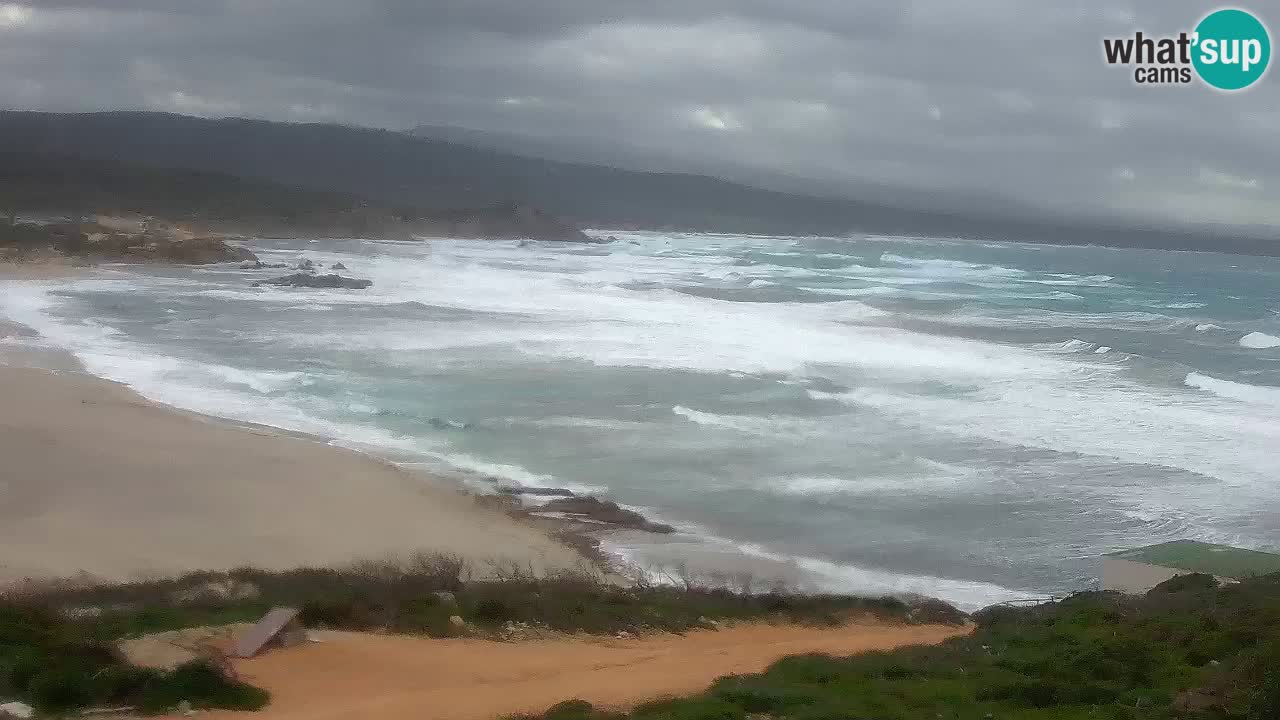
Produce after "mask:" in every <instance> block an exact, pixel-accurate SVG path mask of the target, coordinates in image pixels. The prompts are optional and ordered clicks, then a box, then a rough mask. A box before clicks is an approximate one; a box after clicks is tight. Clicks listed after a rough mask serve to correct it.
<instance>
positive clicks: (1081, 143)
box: [0, 0, 1280, 225]
mask: <svg viewBox="0 0 1280 720" xmlns="http://www.w3.org/2000/svg"><path fill="white" fill-rule="evenodd" d="M1207 9H1209V8H1208V7H1207V6H1204V5H1203V4H1201V3H1196V2H1187V1H1185V0H1172V1H1170V2H1159V3H1156V2H1133V3H1130V4H1117V3H1114V2H1107V1H1106V0H1080V1H1079V2H1073V3H1062V2H1057V1H1054V0H1040V1H1039V2H1029V1H1025V0H976V1H974V2H965V3H958V2H954V0H919V1H916V2H904V3H889V2H871V1H869V0H809V1H804V2H798V1H796V0H656V1H654V0H649V1H644V2H641V1H634V2H633V1H620V2H609V1H607V0H473V1H467V0H437V1H432V2H411V1H409V0H380V1H362V2H355V1H354V0H341V1H339V0H200V1H198V2H197V1H190V2H185V1H182V0H171V1H170V0H109V1H108V0H102V1H101V2H89V1H81V2H75V1H72V0H67V1H63V2H58V1H42V2H33V1H31V0H27V1H26V2H21V3H14V2H4V1H3V0H0V105H3V106H5V107H7V108H10V109H41V110H56V111H83V110H102V109H148V110H165V111H172V112H178V113H185V114H193V115H201V116H208V117H218V116H227V115H233V116H249V117H261V118H268V119H275V120H290V121H306V122H340V123H348V124H356V125H365V126H374V127H386V128H394V129H407V128H412V127H415V126H418V125H424V124H425V125H433V126H455V127H464V128H472V129H477V130H483V131H489V132H493V133H502V134H519V135H521V136H533V137H535V138H540V139H541V141H542V142H544V143H552V144H554V145H555V146H556V147H558V148H559V149H560V150H561V151H563V152H565V153H569V154H573V153H574V152H577V153H578V154H579V155H581V156H583V157H582V158H580V159H590V158H592V157H594V158H596V159H600V158H604V159H611V158H624V157H626V158H634V157H640V158H647V162H648V163H650V164H656V165H667V166H670V167H672V168H673V169H681V170H696V171H702V172H712V173H719V174H727V175H729V176H731V177H734V178H736V179H745V180H757V181H760V182H768V183H772V184H774V185H775V186H777V185H779V184H782V183H786V182H800V181H792V180H789V179H788V178H787V177H786V175H793V176H798V177H801V178H810V179H814V180H818V181H821V183H818V184H809V185H807V187H810V188H812V187H823V186H827V187H830V188H832V189H833V190H834V191H862V192H874V191H875V187H874V185H873V184H875V183H879V184H883V185H887V186H890V187H894V188H913V189H917V190H926V191H928V190H943V191H945V193H944V194H945V195H946V196H947V197H951V198H953V200H954V199H955V198H961V199H967V198H980V200H978V201H980V202H992V203H996V202H999V201H997V200H995V199H993V198H1007V199H1009V201H1010V202H1011V203H1014V204H1028V205H1032V206H1039V207H1044V208H1048V209H1050V210H1053V211H1056V212H1068V213H1079V212H1087V213H1094V214H1115V213H1120V214H1128V215H1139V216H1143V217H1148V218H1157V219H1161V220H1168V221H1191V222H1230V223H1238V224H1268V225H1277V224H1280V202H1276V189H1277V188H1280V149H1278V147H1277V144H1276V142H1275V140H1276V138H1278V137H1280V80H1278V79H1277V77H1276V76H1275V73H1274V72H1272V73H1271V74H1270V75H1269V76H1268V77H1266V78H1264V79H1263V80H1262V81H1261V82H1260V83H1259V84H1258V86H1256V87H1254V88H1252V89H1250V90H1249V91H1246V92H1243V93H1235V94H1224V93H1218V92H1214V91H1212V90H1209V89H1207V88H1205V87H1202V86H1199V85H1192V86H1184V87H1139V86H1137V85H1135V84H1134V83H1133V82H1132V79H1131V77H1132V76H1131V74H1130V72H1129V71H1127V70H1125V69H1123V68H1113V67H1108V66H1106V65H1105V64H1104V63H1103V61H1102V52H1101V39H1102V38H1103V37H1112V36H1121V35H1125V34H1129V33H1132V32H1133V31H1134V30H1135V29H1143V30H1145V31H1147V32H1161V33H1174V32H1177V31H1179V30H1183V29H1190V27H1192V26H1193V25H1194V24H1195V22H1196V20H1198V18H1199V17H1200V16H1201V15H1203V14H1204V12H1205V11H1206V10H1207ZM1251 9H1253V10H1255V11H1261V12H1260V14H1261V15H1262V16H1263V18H1264V20H1274V21H1280V17H1277V18H1267V17H1266V16H1265V10H1266V8H1262V7H1254V8H1251ZM1273 27H1274V26H1273ZM1273 32H1274V31H1273ZM637 162H639V161H637ZM885 192H889V191H885ZM962 201H963V200H962Z"/></svg>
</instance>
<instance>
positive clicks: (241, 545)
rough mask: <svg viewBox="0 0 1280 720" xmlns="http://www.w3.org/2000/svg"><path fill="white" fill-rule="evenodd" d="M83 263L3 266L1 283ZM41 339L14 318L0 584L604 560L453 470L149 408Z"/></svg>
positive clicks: (7, 350)
mask: <svg viewBox="0 0 1280 720" xmlns="http://www.w3.org/2000/svg"><path fill="white" fill-rule="evenodd" d="M71 272H78V271H77V269H75V268H67V267H65V266H59V267H53V266H39V267H36V266H13V265H8V264H0V281H2V280H22V279H48V278H51V277H59V276H63V277H65V276H67V274H68V273H71ZM33 335H35V333H34V332H33V331H30V330H29V329H26V328H25V327H23V326H21V325H16V324H13V323H8V322H3V323H0V396H3V397H4V398H5V402H4V403H0V457H2V458H4V472H3V473H0V497H2V498H3V499H4V502H3V503H0V584H2V583H13V582H21V581H24V580H27V579H33V580H39V579H54V578H68V577H73V576H81V577H87V578H91V579H100V580H114V581H121V580H124V581H127V580H130V579H137V578H140V577H155V576H163V575H176V574H182V573H185V572H190V571H193V570H224V569H232V568H235V567H242V566H252V567H258V568H262V569H289V568H295V567H333V566H340V565H345V564H349V563H352V562H355V561H359V560H364V559H379V558H385V557H392V556H395V557H404V556H406V555H409V554H412V553H416V552H431V553H447V554H454V555H458V556H460V557H462V558H464V559H466V560H468V561H470V564H471V566H472V572H473V573H474V574H475V575H476V576H484V575H485V574H486V573H487V572H492V571H494V570H497V569H500V568H510V567H513V566H514V567H519V568H521V569H524V570H532V571H534V572H537V573H547V572H555V571H559V570H575V569H594V568H595V565H596V562H595V558H592V557H590V556H589V555H588V553H587V552H586V551H587V550H589V549H590V546H589V543H573V544H574V545H576V547H571V544H570V543H567V542H565V541H563V540H561V539H558V538H557V537H556V535H557V534H559V533H558V532H557V530H556V529H555V528H551V527H547V526H546V525H545V524H542V523H533V522H522V521H520V520H519V519H516V518H514V517H512V516H511V515H510V514H508V513H507V512H504V511H503V510H502V509H501V508H495V507H492V506H491V504H488V503H486V502H485V501H483V500H482V499H481V498H478V497H476V496H473V495H470V494H468V493H466V492H464V491H463V490H462V489H461V488H459V487H457V486H456V485H455V484H453V483H451V482H449V481H447V480H444V479H440V478H434V477H431V476H427V475H424V474H421V473H415V472H410V471H409V470H406V469H404V468H401V467H399V466H396V465H394V464H391V463H389V462H384V461H382V460H379V459H377V458H375V457H372V456H370V455H365V454H362V453H359V452H356V451H353V450H347V449H343V448H340V447H336V446H334V445H332V444H327V443H325V442H324V441H323V439H320V438H311V437H307V436H304V435H301V434H296V433H289V432H288V431H285V430H277V429H276V428H269V427H266V426H251V425H244V424H239V423H235V422H233V421H230V420H224V419H221V418H215V417H208V416H203V415H199V414H196V413H191V412H187V411H184V410H180V409H177V408H171V407H168V406H164V405H161V404H158V403H154V402H151V401H150V400H147V399H146V398H143V397H142V396H141V395H138V394H137V393H135V392H134V391H132V390H131V389H129V388H127V387H125V386H123V385H120V384H118V383H115V382H112V381H110V380H106V379H102V378H99V377H95V376H92V375H89V374H87V373H85V372H84V371H83V369H81V368H80V367H79V363H78V362H77V361H76V359H75V358H74V357H73V356H72V355H70V354H69V353H66V352H63V351H61V350H54V349H41V348H38V347H37V348H34V349H31V348H27V347H24V345H25V344H26V342H27V341H28V340H29V339H30V338H31V337H32V336H33ZM14 337H19V338H20V339H19V340H17V341H16V342H14V341H13V340H12V338H14Z"/></svg>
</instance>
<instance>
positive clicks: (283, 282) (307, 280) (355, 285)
mask: <svg viewBox="0 0 1280 720" xmlns="http://www.w3.org/2000/svg"><path fill="white" fill-rule="evenodd" d="M372 284H373V281H372V280H365V279H363V278H349V277H343V276H341V275H337V274H332V275H313V274H311V273H305V272H299V273H294V274H292V275H284V276H282V277H278V278H271V279H270V280H262V281H260V282H256V283H254V284H253V286H254V287H258V286H259V285H276V286H279V287H307V288H342V289H346V290H363V289H365V288H367V287H369V286H370V285H372Z"/></svg>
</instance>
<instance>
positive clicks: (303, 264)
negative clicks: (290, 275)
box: [294, 258, 316, 272]
mask: <svg viewBox="0 0 1280 720" xmlns="http://www.w3.org/2000/svg"><path fill="white" fill-rule="evenodd" d="M294 267H295V268H297V269H298V270H301V271H302V272H315V271H316V264H315V263H313V262H311V261H310V260H309V259H307V258H302V259H301V260H299V261H298V264H297V265H295V266H294Z"/></svg>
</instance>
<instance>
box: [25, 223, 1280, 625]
mask: <svg viewBox="0 0 1280 720" xmlns="http://www.w3.org/2000/svg"><path fill="white" fill-rule="evenodd" d="M612 234H614V235H617V236H619V237H620V238H621V239H622V241H621V242H618V243H613V244H610V245H606V246H575V245H559V244H536V245H532V246H526V247H518V246H517V245H516V244H514V243H510V242H491V241H454V240H439V241H432V242H430V243H388V242H371V241H358V240H351V241H323V242H305V241H303V242H282V241H260V242H257V243H254V244H253V248H254V250H255V251H257V252H258V253H259V254H260V255H261V256H262V258H263V260H264V261H293V260H296V259H298V258H300V257H307V258H310V259H312V260H314V261H316V262H319V263H323V264H324V265H326V266H327V265H330V264H332V263H335V262H341V263H343V264H344V265H346V266H347V267H348V268H350V270H349V271H346V272H345V273H344V274H347V275H353V276H357V277H366V278H370V279H372V280H373V281H374V285H373V287H372V288H371V289H369V290H367V291H344V290H308V289H291V288H253V287H250V282H252V281H253V280H254V279H261V278H263V277H268V276H270V274H271V273H272V271H269V270H264V271H245V270H239V269H235V268H228V267H215V268H198V269H181V268H123V267H122V268H117V269H115V270H114V271H112V272H110V273H107V274H105V275H103V276H100V277H96V278H93V279H89V280H80V281H77V282H74V283H56V282H46V283H24V284H21V285H17V286H12V287H10V288H7V289H6V292H5V295H4V298H3V301H2V302H0V314H4V315H7V316H9V317H11V318H12V319H14V320H17V321H19V322H22V323H24V324H27V325H30V326H32V327H34V328H36V329H37V330H39V331H40V332H41V333H42V334H43V335H44V338H45V341H46V342H52V343H55V344H58V345H61V346H64V347H68V348H70V349H71V350H73V351H74V352H75V353H76V354H77V355H78V357H79V358H80V359H81V361H82V362H83V363H85V365H86V366H87V367H88V368H89V369H90V370H91V371H92V372H95V373H97V374H100V375H104V376H107V377H110V378H113V379H116V380H121V381H124V382H127V383H129V384H131V385H132V386H134V387H135V388H136V389H137V390H139V391H140V392H141V393H143V394H144V395H147V396H149V397H152V398H154V399H156V400H160V401H162V402H167V403H171V404H174V405H179V406H182V407H186V408H189V409H194V410H198V411H202V412H207V413H212V414H216V415H222V416H227V417H232V418H237V419H243V420H249V421H254V422H260V423H266V424H272V425H277V426H281V427H286V428H290V429H294V430H301V431H306V432H313V433H319V434H323V435H327V436H331V437H334V438H337V439H339V440H340V441H342V442H344V443H346V444H350V445H353V446H358V447H362V448H366V449H374V450H377V451H379V452H383V453H386V454H388V455H389V456H392V457H394V458H396V459H398V460H401V461H405V462H411V463H421V464H424V465H426V466H427V467H430V468H432V469H449V470H452V471H454V472H459V473H462V474H463V475H462V477H464V478H471V479H473V480H474V479H478V478H479V477H482V476H489V477H499V478H503V479H504V481H506V482H519V483H526V484H547V485H556V486H564V487H570V488H575V489H580V490H594V491H597V492H601V493H604V494H607V495H608V496H610V497H612V498H614V499H616V500H618V501H619V502H622V503H624V504H628V505H632V506H636V507H639V508H644V509H646V510H647V511H648V512H649V513H650V514H652V515H655V516H656V517H657V518H659V519H661V520H663V521H665V522H671V523H673V524H676V525H677V526H679V527H681V528H682V529H683V530H684V531H685V532H684V533H683V534H682V535H680V536H679V537H677V538H675V539H674V541H673V539H671V538H665V539H662V540H661V542H659V543H656V544H655V543H652V542H650V540H648V539H645V538H643V537H636V536H634V535H632V534H628V535H627V536H625V539H618V540H617V541H616V542H615V543H614V549H615V550H616V551H618V552H619V553H622V554H625V555H626V556H627V557H628V558H630V559H632V560H635V561H636V562H638V563H640V564H648V563H649V562H650V561H654V560H656V559H658V558H661V559H662V560H663V561H664V562H665V561H669V560H670V557H671V548H672V547H683V548H685V549H687V550H689V551H690V553H691V554H697V553H698V552H703V553H704V554H707V553H709V554H711V555H716V554H720V555H724V554H726V553H732V554H735V555H738V556H745V557H749V558H757V559H760V560H762V561H764V562H767V563H773V564H777V565H785V566H787V567H789V568H791V569H792V570H793V571H794V574H796V575H797V576H799V577H802V578H803V582H804V583H805V584H810V585H813V586H817V587H824V588H831V589H841V590H862V591H867V590H876V591H883V590H893V591H914V592H922V593H928V594H936V595H940V596H942V597H946V598H948V599H951V600H953V601H955V602H957V603H960V604H962V605H964V606H966V607H974V606H978V605H982V604H986V603H988V602H992V601H997V600H1001V599H1006V598H1011V597H1017V596H1026V595H1042V594H1046V593H1057V592H1063V591H1066V590H1070V589H1075V588H1080V587H1088V586H1090V585H1091V584H1092V583H1093V582H1094V577H1095V576H1096V573H1097V569H1098V568H1097V564H1098V563H1097V556H1098V555H1099V554H1100V553H1103V552H1106V551H1110V550H1114V549H1118V548H1122V547H1127V546H1132V545H1139V544H1145V543H1150V542H1157V541H1162V540H1167V539H1174V538H1183V537H1189V538H1196V539H1202V540H1209V541H1216V542H1227V543H1232V544H1238V545H1243V546H1247V547H1257V548H1276V547H1280V487H1278V484H1280V477H1278V476H1277V474H1276V471H1275V469H1276V467H1277V463H1276V448H1280V348H1278V347H1276V346H1277V345H1280V340H1277V339H1276V338H1277V337H1278V336H1280V261H1277V260H1275V259H1270V258H1245V257H1237V256H1230V255H1214V254H1204V253H1167V252H1155V251H1130V250H1112V249H1103V248H1090V247H1071V248H1064V247H1045V246H1031V245H1018V244H1004V243H983V244H978V243H961V242H951V241H943V240H931V239H920V238H883V237H866V238H858V239H830V238H777V237H762V236H732V235H695V234H670V233H656V232H649V233H617V232H614V233H612ZM1273 341H1274V342H1273Z"/></svg>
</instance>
